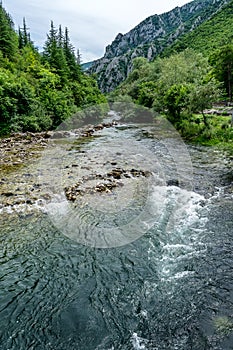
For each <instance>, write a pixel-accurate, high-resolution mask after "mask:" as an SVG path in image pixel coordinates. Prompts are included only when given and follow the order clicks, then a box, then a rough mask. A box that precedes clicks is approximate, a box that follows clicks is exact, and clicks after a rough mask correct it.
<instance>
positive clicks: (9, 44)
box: [0, 3, 17, 60]
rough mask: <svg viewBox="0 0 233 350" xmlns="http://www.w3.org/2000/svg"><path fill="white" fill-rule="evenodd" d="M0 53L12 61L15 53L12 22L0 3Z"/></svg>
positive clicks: (14, 36) (15, 44)
mask: <svg viewBox="0 0 233 350" xmlns="http://www.w3.org/2000/svg"><path fill="white" fill-rule="evenodd" d="M0 33H1V34H0V51H1V52H2V55H3V57H8V58H9V59H11V60H12V59H13V58H14V57H15V55H16V51H17V35H16V33H15V31H14V26H13V22H12V20H11V18H10V16H9V15H8V13H7V12H6V10H5V9H4V8H3V6H2V3H0Z"/></svg>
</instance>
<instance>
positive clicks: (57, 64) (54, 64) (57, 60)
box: [43, 21, 69, 84]
mask: <svg viewBox="0 0 233 350" xmlns="http://www.w3.org/2000/svg"><path fill="white" fill-rule="evenodd" d="M43 56H44V59H45V61H47V62H48V63H49V66H50V67H51V68H52V69H53V70H54V71H55V72H56V73H57V74H58V75H59V76H60V77H61V82H62V84H65V83H66V81H67V77H68V72H69V71H68V66H67V62H66V57H65V54H64V50H63V48H62V47H60V38H59V34H58V33H57V29H56V28H55V27H54V24H53V21H51V27H50V31H49V34H47V40H46V42H45V46H44V52H43Z"/></svg>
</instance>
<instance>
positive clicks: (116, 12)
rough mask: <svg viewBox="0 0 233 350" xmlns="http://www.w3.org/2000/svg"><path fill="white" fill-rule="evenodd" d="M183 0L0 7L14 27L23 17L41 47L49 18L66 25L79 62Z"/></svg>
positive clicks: (8, 3)
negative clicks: (7, 13)
mask: <svg viewBox="0 0 233 350" xmlns="http://www.w3.org/2000/svg"><path fill="white" fill-rule="evenodd" d="M187 2H189V1H187V0H167V1H166V2H165V1H162V2H161V0H143V1H141V0H140V1H139V0H126V1H124V0H118V1H114V2H113V1H109V0H98V1H93V0H78V1H75V0H67V1H64V0H56V2H55V1H48V0H47V1H46V0H40V1H39V0H21V1H20V2H19V1H18V0H5V1H4V0H3V6H5V8H6V9H7V11H8V12H9V13H10V14H11V15H12V17H13V20H14V22H15V24H16V26H18V25H19V24H21V23H22V18H23V17H25V18H26V22H27V25H28V27H29V28H30V33H31V36H32V39H33V40H34V42H35V43H36V45H37V46H38V47H42V46H43V43H44V41H45V39H46V33H47V32H48V31H49V27H50V21H51V20H53V21H54V24H55V26H57V27H58V25H59V24H61V25H62V26H63V28H64V27H68V28H69V30H70V37H71V40H72V42H73V44H74V45H75V46H76V47H77V48H79V49H80V51H81V54H82V58H83V61H88V60H92V59H96V58H98V57H100V56H102V55H103V54H104V48H105V47H106V45H108V44H110V43H111V42H112V41H113V40H114V38H115V37H116V35H117V34H118V33H119V32H121V33H126V32H128V31H129V30H130V29H132V28H133V27H134V26H136V25H137V24H138V23H140V22H141V21H142V20H144V19H145V18H146V17H148V16H151V15H153V14H160V13H163V12H166V11H169V10H172V9H173V8H174V7H176V6H182V5H184V4H185V3H187Z"/></svg>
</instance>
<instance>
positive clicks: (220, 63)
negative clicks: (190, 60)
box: [210, 44, 233, 101]
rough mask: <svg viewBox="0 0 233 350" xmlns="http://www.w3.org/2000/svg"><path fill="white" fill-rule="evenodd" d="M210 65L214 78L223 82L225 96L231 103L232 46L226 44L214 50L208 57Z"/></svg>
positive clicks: (232, 79) (232, 80)
mask: <svg viewBox="0 0 233 350" xmlns="http://www.w3.org/2000/svg"><path fill="white" fill-rule="evenodd" d="M210 63H211V64H212V65H213V67H214V74H215V77H216V78H217V79H218V80H219V81H220V82H223V84H224V88H225V91H226V93H227V96H228V98H229V100H230V101H232V84H233V76H232V69H233V45H232V44H227V45H224V46H222V47H221V48H219V49H218V50H216V51H215V52H214V53H213V54H212V55H211V56H210Z"/></svg>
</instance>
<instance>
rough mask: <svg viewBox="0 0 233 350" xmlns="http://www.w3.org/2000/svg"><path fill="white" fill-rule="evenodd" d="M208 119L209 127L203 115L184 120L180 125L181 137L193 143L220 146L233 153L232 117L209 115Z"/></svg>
mask: <svg viewBox="0 0 233 350" xmlns="http://www.w3.org/2000/svg"><path fill="white" fill-rule="evenodd" d="M207 118H208V119H207V122H208V126H206V125H204V122H203V116H202V115H201V114H195V115H193V116H192V117H191V118H186V119H184V120H183V121H182V123H181V125H180V132H181V135H182V136H183V137H184V139H185V140H186V141H189V142H192V143H196V144H201V145H205V146H213V145H218V146H219V147H223V148H227V149H229V150H232V152H233V127H232V126H231V116H225V115H208V117H207Z"/></svg>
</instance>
